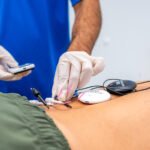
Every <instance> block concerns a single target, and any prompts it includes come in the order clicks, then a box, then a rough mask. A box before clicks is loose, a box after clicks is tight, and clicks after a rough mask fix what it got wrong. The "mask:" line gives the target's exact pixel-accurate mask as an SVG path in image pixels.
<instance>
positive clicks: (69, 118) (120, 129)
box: [46, 84, 150, 150]
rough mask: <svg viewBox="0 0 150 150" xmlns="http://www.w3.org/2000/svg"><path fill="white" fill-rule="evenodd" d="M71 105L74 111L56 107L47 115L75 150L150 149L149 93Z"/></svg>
mask: <svg viewBox="0 0 150 150" xmlns="http://www.w3.org/2000/svg"><path fill="white" fill-rule="evenodd" d="M148 86H150V84H144V85H140V87H141V88H144V87H148ZM70 105H71V106H72V107H73V108H72V109H69V108H66V107H65V106H55V107H54V108H50V109H49V110H46V113H47V114H48V116H50V117H51V118H53V120H54V122H55V123H56V125H57V126H58V128H59V129H60V130H61V131H62V133H63V134H64V136H65V137H66V138H67V140H68V142H69V144H70V146H71V149H72V150H83V149H86V150H91V149H93V150H99V149H102V150H149V149H150V142H149V141H150V134H149V133H150V117H149V116H150V90H146V91H142V92H137V93H132V94H128V95H126V96H122V97H116V96H113V97H112V99H111V100H110V101H107V102H103V103H99V104H96V105H84V104H82V103H80V102H79V101H77V100H76V101H74V102H72V103H71V104H70Z"/></svg>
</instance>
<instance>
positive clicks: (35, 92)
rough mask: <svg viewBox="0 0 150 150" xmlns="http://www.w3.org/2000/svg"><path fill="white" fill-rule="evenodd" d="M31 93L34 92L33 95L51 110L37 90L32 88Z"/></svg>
mask: <svg viewBox="0 0 150 150" xmlns="http://www.w3.org/2000/svg"><path fill="white" fill-rule="evenodd" d="M31 91H32V94H33V95H34V96H35V97H36V98H37V99H38V100H39V101H40V102H42V103H43V104H44V105H45V106H46V107H47V108H48V109H49V106H48V105H47V103H46V102H45V101H44V99H43V98H42V96H41V94H40V92H39V91H38V90H37V89H35V88H31Z"/></svg>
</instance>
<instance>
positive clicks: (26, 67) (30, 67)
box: [7, 63, 35, 74]
mask: <svg viewBox="0 0 150 150" xmlns="http://www.w3.org/2000/svg"><path fill="white" fill-rule="evenodd" d="M34 68H35V65H34V64H30V63H27V64H24V65H21V66H18V67H15V68H10V67H7V70H8V71H9V72H10V73H13V74H18V73H22V72H25V71H28V70H33V69H34Z"/></svg>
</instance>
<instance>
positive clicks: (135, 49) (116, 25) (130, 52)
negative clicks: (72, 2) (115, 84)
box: [70, 0, 150, 85]
mask: <svg viewBox="0 0 150 150" xmlns="http://www.w3.org/2000/svg"><path fill="white" fill-rule="evenodd" d="M101 7H102V13H103V27H102V31H101V35H100V37H99V39H98V41H97V43H96V45H95V48H94V52H93V55H95V56H98V55H99V56H103V57H104V58H105V61H106V68H105V70H104V71H103V73H101V74H99V75H98V76H96V77H94V78H93V79H92V80H91V82H90V85H91V84H98V83H102V82H103V81H104V80H105V79H107V78H123V79H131V80H135V81H139V80H150V1H149V0H142V1H141V0H125V1H123V0H122V1H121V0H102V1H101ZM70 21H71V27H72V24H73V21H74V13H73V10H72V8H71V7H70Z"/></svg>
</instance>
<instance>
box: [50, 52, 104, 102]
mask: <svg viewBox="0 0 150 150" xmlns="http://www.w3.org/2000/svg"><path fill="white" fill-rule="evenodd" d="M103 69H104V59H103V58H102V57H94V56H90V55H89V54H87V53H86V52H84V51H71V52H66V53H64V54H63V55H62V56H61V57H60V59H59V62H58V65H57V68H56V73H55V78H54V84H53V88H52V96H53V97H55V96H56V95H57V97H58V100H61V101H66V100H69V99H70V98H71V97H72V96H73V94H74V92H75V90H76V89H77V88H81V87H83V86H85V85H86V84H87V83H88V82H89V81H90V79H91V77H92V76H94V75H97V74H98V73H100V72H101V71H102V70H103Z"/></svg>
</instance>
